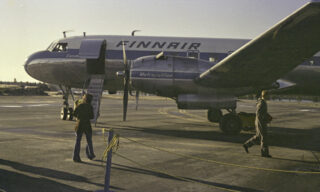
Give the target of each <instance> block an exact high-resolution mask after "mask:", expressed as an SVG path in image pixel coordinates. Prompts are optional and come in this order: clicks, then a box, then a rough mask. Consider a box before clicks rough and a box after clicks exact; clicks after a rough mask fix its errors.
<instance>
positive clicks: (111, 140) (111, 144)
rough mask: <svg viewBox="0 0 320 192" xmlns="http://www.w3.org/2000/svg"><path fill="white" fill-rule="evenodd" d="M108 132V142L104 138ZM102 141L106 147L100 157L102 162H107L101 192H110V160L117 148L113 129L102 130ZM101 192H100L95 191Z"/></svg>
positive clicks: (116, 137) (117, 138)
mask: <svg viewBox="0 0 320 192" xmlns="http://www.w3.org/2000/svg"><path fill="white" fill-rule="evenodd" d="M106 131H108V132H109V137H108V142H107V141H106V138H105V132H106ZM102 133H103V139H104V142H105V144H106V145H107V147H106V149H105V150H104V152H103V155H102V161H105V160H107V162H106V174H105V179H104V190H103V192H112V191H110V190H109V188H110V174H111V160H112V152H115V151H117V149H118V147H119V135H117V134H114V132H113V129H109V130H107V129H102ZM97 192H102V191H97Z"/></svg>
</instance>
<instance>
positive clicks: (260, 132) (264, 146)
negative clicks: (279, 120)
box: [243, 91, 271, 157]
mask: <svg viewBox="0 0 320 192" xmlns="http://www.w3.org/2000/svg"><path fill="white" fill-rule="evenodd" d="M266 94H267V92H266V91H262V92H261V96H260V97H259V98H258V102H257V111H256V120H255V127H256V135H254V136H253V137H251V138H250V139H249V140H248V141H246V142H245V143H244V144H243V147H244V149H245V151H246V152H247V153H249V150H248V148H249V147H251V146H252V145H254V144H258V142H259V141H260V145H261V156H262V157H271V155H270V154H269V147H268V141H267V135H268V127H267V123H269V122H270V121H271V116H270V115H269V114H268V107H267V103H266V101H265V99H264V97H265V96H266Z"/></svg>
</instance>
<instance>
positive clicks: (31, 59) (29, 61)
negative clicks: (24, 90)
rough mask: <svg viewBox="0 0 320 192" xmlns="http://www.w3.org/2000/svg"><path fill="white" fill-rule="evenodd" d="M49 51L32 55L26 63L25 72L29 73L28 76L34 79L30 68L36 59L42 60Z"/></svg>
mask: <svg viewBox="0 0 320 192" xmlns="http://www.w3.org/2000/svg"><path fill="white" fill-rule="evenodd" d="M46 52H47V51H38V52H35V53H33V54H31V55H30V56H29V57H28V58H27V59H26V61H25V63H24V70H25V71H26V72H27V73H28V75H30V76H31V77H32V74H31V73H30V70H29V67H30V63H31V62H32V61H34V60H36V59H40V58H42V57H43V56H44V55H45V53H46Z"/></svg>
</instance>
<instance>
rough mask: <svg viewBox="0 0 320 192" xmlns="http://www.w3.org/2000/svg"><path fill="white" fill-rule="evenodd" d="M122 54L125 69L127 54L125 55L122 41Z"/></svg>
mask: <svg viewBox="0 0 320 192" xmlns="http://www.w3.org/2000/svg"><path fill="white" fill-rule="evenodd" d="M122 54H123V64H124V67H125V69H126V68H127V54H126V48H125V44H124V41H122Z"/></svg>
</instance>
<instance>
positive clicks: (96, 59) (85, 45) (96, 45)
mask: <svg viewBox="0 0 320 192" xmlns="http://www.w3.org/2000/svg"><path fill="white" fill-rule="evenodd" d="M106 48H107V42H106V40H104V39H85V40H83V41H82V42H81V46H80V51H79V56H80V57H81V58H85V59H86V65H87V73H88V74H89V75H94V74H101V75H102V74H105V59H106Z"/></svg>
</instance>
